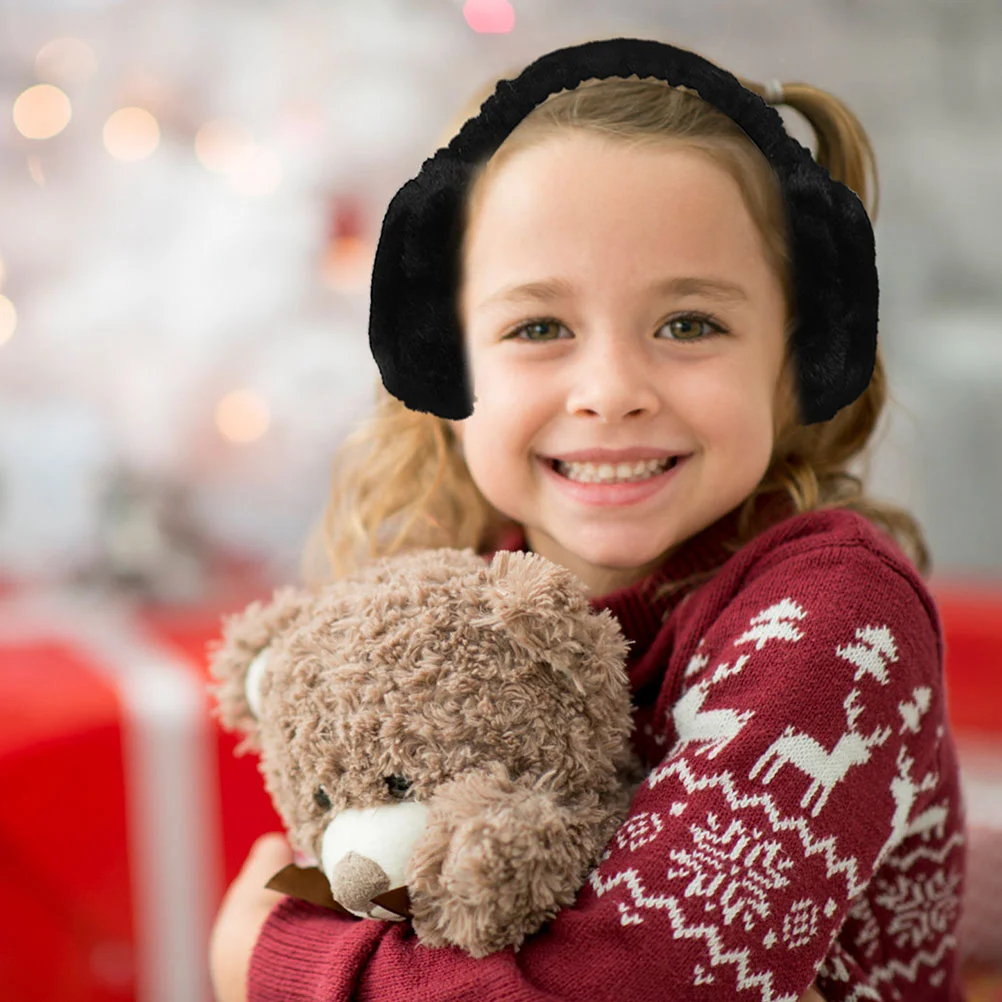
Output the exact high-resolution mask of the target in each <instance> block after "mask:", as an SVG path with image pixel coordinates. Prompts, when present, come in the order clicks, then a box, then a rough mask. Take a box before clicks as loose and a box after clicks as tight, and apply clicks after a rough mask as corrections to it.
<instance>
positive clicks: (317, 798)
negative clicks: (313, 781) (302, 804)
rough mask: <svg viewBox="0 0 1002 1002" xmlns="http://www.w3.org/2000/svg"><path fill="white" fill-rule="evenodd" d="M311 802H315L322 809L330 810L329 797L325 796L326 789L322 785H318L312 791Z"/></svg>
mask: <svg viewBox="0 0 1002 1002" xmlns="http://www.w3.org/2000/svg"><path fill="white" fill-rule="evenodd" d="M313 803H315V804H316V805H317V807H319V808H320V809H321V810H322V811H329V810H330V807H331V798H330V797H328V796H327V791H326V790H325V789H324V788H323V787H322V786H318V787H317V788H316V789H315V790H314V791H313Z"/></svg>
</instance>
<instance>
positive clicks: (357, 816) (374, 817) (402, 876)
mask: <svg viewBox="0 0 1002 1002" xmlns="http://www.w3.org/2000/svg"><path fill="white" fill-rule="evenodd" d="M428 813H429V809H428V807H427V805H426V804H423V803H419V802H417V801H414V800H409V801H405V802H403V803H398V804H381V805H379V806H377V807H365V808H347V809H346V810H342V811H339V812H338V813H337V814H336V815H335V817H334V818H333V820H332V821H331V822H330V824H329V825H328V826H327V828H326V830H325V831H324V835H323V840H322V846H321V866H322V869H323V871H324V873H325V874H326V875H327V879H328V880H329V881H330V885H331V894H332V895H333V896H334V900H335V901H337V902H339V903H340V904H342V905H344V907H345V908H347V909H348V910H349V911H350V912H353V913H354V914H356V915H359V916H369V915H371V914H373V913H372V912H371V911H370V909H372V908H375V909H376V911H377V912H378V914H377V915H374V916H373V917H378V918H394V916H393V915H392V913H391V912H389V911H386V910H385V909H382V908H380V907H379V906H378V905H376V906H373V905H371V904H370V902H371V900H372V898H374V897H376V896H377V895H379V894H382V893H383V891H392V890H395V889H396V888H398V887H404V886H406V883H407V878H406V871H407V863H408V862H409V860H410V857H411V854H412V853H413V851H414V847H415V846H416V845H417V843H418V841H419V840H420V838H421V836H422V834H423V833H424V831H425V828H426V825H427V820H428ZM397 918H398V917H397Z"/></svg>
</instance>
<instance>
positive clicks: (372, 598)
mask: <svg viewBox="0 0 1002 1002" xmlns="http://www.w3.org/2000/svg"><path fill="white" fill-rule="evenodd" d="M629 643H630V642H629V641H627V640H626V639H625V638H624V637H623V635H622V633H621V631H620V628H619V624H618V623H617V621H616V620H615V618H614V617H613V616H612V614H611V613H610V612H609V611H608V610H604V611H603V612H601V613H595V612H593V611H592V610H591V608H590V607H589V605H588V601H587V597H586V594H585V586H584V585H583V584H582V583H581V582H580V581H579V580H578V579H577V578H576V577H575V576H574V575H573V574H571V573H570V572H569V571H568V570H566V569H565V568H563V567H560V566H559V565H557V564H554V563H552V562H550V561H549V560H547V559H545V558H543V557H541V556H539V555H537V554H532V553H509V552H505V551H502V552H500V553H498V554H496V555H495V557H494V558H493V560H492V561H491V563H490V564H487V563H486V562H485V561H484V559H483V558H482V557H479V556H477V555H476V554H475V553H474V551H473V550H472V549H465V550H457V549H448V548H442V549H436V550H419V551H416V552H411V553H407V554H404V555H402V556H395V557H384V558H382V559H380V560H378V561H375V562H374V563H372V564H370V565H367V566H366V567H365V568H363V569H362V570H361V571H360V572H358V573H357V574H356V575H354V576H353V577H351V578H348V579H345V580H341V581H338V582H336V583H335V584H332V585H328V586H325V587H324V588H322V589H317V590H314V591H305V590H297V589H294V588H282V589H279V590H278V591H277V592H276V593H275V596H274V598H273V600H272V602H271V603H269V604H267V605H264V604H262V603H260V602H256V603H253V604H252V605H251V606H249V607H248V608H247V609H246V610H245V611H244V612H242V613H239V614H237V615H234V616H231V617H229V618H228V619H227V620H226V622H225V624H224V631H223V639H222V641H221V643H220V644H219V645H218V646H217V647H216V649H215V651H214V652H213V654H212V661H211V667H212V671H213V674H214V675H215V677H216V678H217V679H219V684H218V685H216V686H215V687H214V691H215V694H216V696H217V698H218V700H219V704H220V706H219V716H220V718H221V720H222V722H223V724H224V725H225V726H227V727H229V728H232V729H236V730H239V731H241V732H242V733H243V734H244V736H245V739H244V742H243V743H242V745H241V748H250V749H253V750H259V751H260V754H261V760H260V768H261V771H262V773H263V775H264V778H265V783H266V786H267V789H268V791H269V793H270V794H271V796H272V798H273V800H274V802H275V805H276V808H277V809H278V811H279V813H280V815H281V816H282V819H283V821H284V822H285V824H286V827H287V830H288V834H289V838H290V841H291V843H292V844H293V846H294V847H295V848H297V849H299V850H300V851H301V852H304V853H306V854H308V855H312V856H314V857H316V858H319V857H320V854H321V840H322V837H323V833H324V830H325V828H326V826H327V825H328V824H329V822H330V821H331V819H332V818H333V817H334V816H335V814H336V812H338V811H340V810H344V809H346V808H349V807H353V808H363V807H372V806H377V805H383V804H389V803H393V802H394V800H393V798H392V797H391V795H390V793H389V792H388V790H387V786H386V782H385V777H388V776H393V775H403V776H404V777H406V779H407V780H409V781H410V783H411V788H410V790H409V792H408V794H407V796H408V797H409V798H412V799H416V800H418V801H420V802H424V803H425V804H426V805H427V806H428V807H429V809H430V814H429V820H428V824H427V827H426V829H425V830H424V832H423V834H422V837H421V840H420V842H419V843H418V845H417V847H416V848H415V850H414V852H413V854H412V855H411V857H410V863H409V866H408V879H407V888H408V890H409V893H410V900H411V907H412V913H411V915H412V921H413V924H414V929H415V931H416V933H417V934H418V936H419V938H420V940H421V942H422V943H424V944H425V945H428V946H440V945H444V944H446V943H452V944H454V945H459V946H462V947H464V948H465V949H467V950H468V951H469V952H470V953H472V954H473V955H474V956H483V955H484V954H486V953H490V952H492V951H494V950H497V949H501V948H503V947H504V946H507V945H510V944H514V945H515V947H516V948H517V947H518V945H519V944H520V943H521V942H522V940H523V939H524V937H525V936H526V935H528V934H529V933H531V932H534V931H535V930H536V929H538V928H539V927H540V926H541V925H542V924H543V923H544V922H545V921H547V920H548V919H549V918H552V917H553V915H555V914H556V913H557V911H559V909H560V908H562V907H565V906H567V905H569V904H571V903H572V902H573V901H574V899H575V897H576V894H577V891H578V890H579V889H580V887H581V884H582V883H583V882H584V880H585V878H586V877H587V873H588V871H589V869H590V868H592V867H593V866H594V865H596V863H597V861H598V860H599V858H600V856H601V852H602V850H603V848H604V847H605V845H606V843H607V842H608V840H609V839H610V838H611V836H612V835H613V833H614V832H615V830H616V828H617V827H618V826H619V824H620V823H621V821H622V819H623V817H624V816H625V813H626V810H627V807H628V804H629V800H630V798H631V796H632V794H633V792H634V791H635V789H636V786H637V785H638V784H639V782H640V781H641V780H642V778H643V772H642V770H641V768H640V766H639V763H638V762H637V761H636V759H635V757H634V755H633V753H632V751H631V750H630V742H629V736H630V731H631V729H632V718H631V704H630V695H629V687H628V684H627V678H626V672H625V655H626V652H627V647H628V644H629ZM266 646H268V647H269V662H268V669H267V673H266V674H265V676H264V679H263V681H262V685H261V689H260V692H261V707H262V709H261V719H260V720H259V721H258V720H255V719H254V717H253V716H252V715H251V713H250V710H249V708H248V707H247V704H246V702H245V698H244V677H245V674H246V672H247V668H248V665H249V664H250V662H251V660H252V659H253V658H254V656H255V655H256V654H257V653H258V651H260V650H261V649H262V648H264V647H266ZM320 786H323V788H324V790H325V792H326V793H327V795H328V797H329V799H330V802H331V807H330V809H327V810H324V809H321V808H320V807H318V806H317V803H316V801H315V799H314V792H315V791H316V790H317V788H318V787H320Z"/></svg>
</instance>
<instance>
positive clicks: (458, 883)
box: [408, 767, 618, 957]
mask: <svg viewBox="0 0 1002 1002" xmlns="http://www.w3.org/2000/svg"><path fill="white" fill-rule="evenodd" d="M607 801H608V798H607ZM429 806H430V813H429V819H428V824H427V827H426V830H425V833H424V835H423V836H422V839H421V841H420V843H419V844H418V845H417V846H416V847H415V850H414V853H413V855H412V857H411V861H410V868H409V874H408V888H409V891H410V897H411V902H412V921H413V924H414V930H415V933H416V934H417V936H418V938H419V940H420V941H421V942H422V943H424V944H425V945H427V946H443V945H446V944H452V945H454V946H459V947H460V948H462V949H464V950H466V951H467V952H468V953H469V954H470V955H471V956H474V957H481V956H485V955H487V954H489V953H493V952H495V951H496V950H501V949H504V948H505V947H507V946H514V947H515V948H516V949H517V948H518V946H519V945H520V944H521V943H522V941H523V940H524V939H525V937H526V936H528V935H531V934H532V933H534V932H536V931H537V930H538V929H539V928H540V927H541V926H542V925H543V924H544V923H545V922H547V921H549V920H550V919H551V918H553V917H554V916H555V915H556V914H557V913H558V912H559V911H560V909H561V908H565V907H567V906H569V905H571V904H573V903H574V900H575V898H576V897H577V894H578V891H579V890H580V888H581V886H582V884H583V883H584V881H585V879H586V878H587V874H588V870H589V869H590V868H591V867H592V866H593V865H594V864H595V863H596V862H597V860H598V857H599V856H600V854H601V852H602V849H603V848H604V844H605V841H606V838H607V836H608V835H610V834H611V832H612V831H614V830H615V828H616V827H617V826H618V819H617V818H615V817H613V811H612V810H611V805H610V803H609V802H603V801H602V799H601V798H600V797H598V796H597V795H594V794H591V795H587V796H585V797H583V798H579V799H577V800H570V801H569V800H567V798H565V797H563V796H562V795H561V793H560V791H559V789H558V788H556V787H554V786H553V785H552V784H548V783H545V782H540V781H539V778H538V777H521V778H519V779H517V780H512V779H510V778H509V777H508V775H507V773H506V772H505V771H504V770H503V767H501V768H496V769H494V770H490V769H487V770H480V771H476V772H472V773H469V774H466V775H465V776H463V777H461V778H459V779H456V780H453V781H452V782H450V783H447V784H444V785H443V786H442V787H440V788H439V789H438V790H437V791H436V793H435V796H434V798H433V799H432V801H431V802H430V804H429Z"/></svg>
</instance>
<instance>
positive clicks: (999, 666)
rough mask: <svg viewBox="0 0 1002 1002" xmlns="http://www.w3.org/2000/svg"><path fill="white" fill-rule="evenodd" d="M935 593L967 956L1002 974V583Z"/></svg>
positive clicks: (959, 584) (936, 587)
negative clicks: (955, 770)
mask: <svg viewBox="0 0 1002 1002" xmlns="http://www.w3.org/2000/svg"><path fill="white" fill-rule="evenodd" d="M930 589H931V591H932V592H933V594H934V595H935V598H936V604H937V606H938V608H939V612H940V616H941V618H942V620H943V631H944V636H945V642H946V644H945V646H946V649H945V672H946V684H947V703H948V705H949V708H950V720H951V723H952V725H953V729H954V733H955V736H956V740H957V754H958V761H959V763H960V773H961V785H962V788H963V792H964V800H965V805H966V808H967V882H966V893H965V897H964V908H963V913H962V918H961V927H960V939H961V950H962V953H963V955H964V957H965V958H966V960H967V962H968V964H977V965H981V966H982V967H985V966H988V967H991V968H994V969H995V970H998V971H1002V583H992V582H975V581H969V582H963V581H959V580H953V581H941V580H935V579H934V580H932V581H931V582H930ZM973 991H974V989H973V987H972V992H973ZM980 997H987V996H980Z"/></svg>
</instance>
